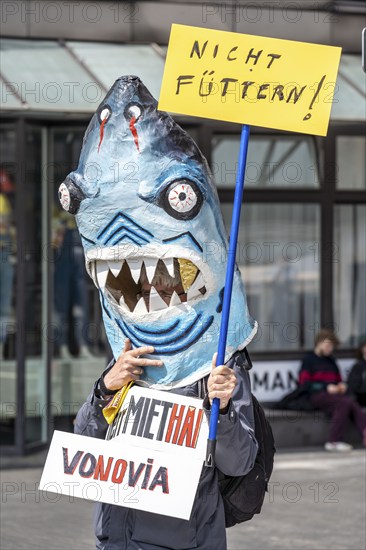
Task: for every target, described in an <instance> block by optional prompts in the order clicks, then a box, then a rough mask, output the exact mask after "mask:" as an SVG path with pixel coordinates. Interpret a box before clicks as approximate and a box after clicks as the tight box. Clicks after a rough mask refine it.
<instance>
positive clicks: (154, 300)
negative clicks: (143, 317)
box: [149, 286, 168, 312]
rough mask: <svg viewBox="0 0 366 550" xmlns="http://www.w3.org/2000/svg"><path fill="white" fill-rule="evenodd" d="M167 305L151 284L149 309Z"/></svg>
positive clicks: (155, 309)
mask: <svg viewBox="0 0 366 550" xmlns="http://www.w3.org/2000/svg"><path fill="white" fill-rule="evenodd" d="M167 307H168V306H167V304H166V303H165V302H164V300H163V298H162V297H161V296H160V294H159V292H158V291H157V290H156V288H155V287H154V286H152V287H151V290H150V302H149V311H150V312H151V311H158V310H160V309H166V308H167Z"/></svg>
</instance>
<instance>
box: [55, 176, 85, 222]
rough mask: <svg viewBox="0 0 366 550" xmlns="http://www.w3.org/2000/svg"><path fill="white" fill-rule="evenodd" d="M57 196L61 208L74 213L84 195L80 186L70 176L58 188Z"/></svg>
mask: <svg viewBox="0 0 366 550" xmlns="http://www.w3.org/2000/svg"><path fill="white" fill-rule="evenodd" d="M58 198H59V200H60V203H61V206H62V208H63V209H64V210H66V212H69V213H70V214H76V213H77V211H78V210H79V207H80V203H81V201H82V200H83V199H84V198H85V196H84V193H83V192H82V191H81V189H80V187H78V186H77V185H76V184H75V183H74V182H73V181H72V179H71V178H69V177H67V178H66V179H65V181H64V182H63V183H61V185H60V187H59V189H58Z"/></svg>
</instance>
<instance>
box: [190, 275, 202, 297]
mask: <svg viewBox="0 0 366 550" xmlns="http://www.w3.org/2000/svg"><path fill="white" fill-rule="evenodd" d="M203 286H205V281H204V280H203V277H202V273H199V275H198V277H197V279H196V280H195V281H194V283H193V285H192V286H191V287H190V288H189V289H188V292H187V301H189V300H192V299H193V298H196V297H197V296H202V294H201V293H200V290H199V289H200V288H202V287H203Z"/></svg>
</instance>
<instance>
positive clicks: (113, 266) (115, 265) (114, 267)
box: [108, 260, 123, 277]
mask: <svg viewBox="0 0 366 550" xmlns="http://www.w3.org/2000/svg"><path fill="white" fill-rule="evenodd" d="M122 266H123V260H117V261H114V260H109V261H108V267H109V270H110V271H111V272H112V273H113V275H114V276H115V277H118V275H119V272H120V271H121V269H122Z"/></svg>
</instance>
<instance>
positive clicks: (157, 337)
mask: <svg viewBox="0 0 366 550" xmlns="http://www.w3.org/2000/svg"><path fill="white" fill-rule="evenodd" d="M59 196H60V201H61V204H62V206H63V207H64V209H65V210H67V211H68V212H70V213H72V214H75V215H76V221H77V225H78V228H79V232H80V235H81V239H82V243H83V246H84V251H85V257H86V267H87V271H88V273H89V275H90V276H91V277H92V279H93V281H94V283H95V285H96V287H97V288H98V290H99V294H100V301H101V305H102V310H103V320H104V324H105V328H106V333H107V336H108V339H109V342H110V345H111V347H112V350H113V354H114V356H115V358H117V357H118V356H119V355H120V353H121V351H122V350H123V348H124V343H125V340H126V338H129V339H130V340H131V343H132V346H133V347H140V346H144V345H152V346H154V348H155V353H154V358H156V357H158V358H160V359H161V360H162V361H163V362H164V366H163V367H155V368H154V367H149V368H146V369H145V371H144V374H143V375H141V379H140V381H139V383H140V384H142V385H145V386H149V387H152V388H157V389H166V390H167V389H171V388H173V387H182V386H185V385H187V384H189V383H192V382H194V381H196V380H198V379H199V378H202V377H203V376H205V375H206V374H208V373H209V372H210V370H211V360H212V356H213V354H214V352H215V351H216V349H217V345H218V337H219V329H220V321H221V309H222V298H223V292H224V284H225V272H226V253H227V237H226V234H225V229H224V224H223V220H222V216H221V212H220V204H219V200H218V197H217V193H216V188H215V185H214V183H213V180H212V176H211V174H210V171H209V168H208V166H207V162H206V160H205V159H204V157H203V156H202V154H201V152H200V151H199V149H198V147H197V146H196V144H195V143H194V141H193V140H192V139H191V137H190V136H189V135H188V134H187V133H186V132H185V131H183V130H182V128H180V126H178V124H176V123H175V122H174V120H173V119H172V118H171V117H170V116H169V115H168V114H167V113H165V112H160V111H158V110H157V102H156V100H155V99H154V98H153V97H152V96H151V94H150V93H149V91H148V90H147V89H146V88H145V86H144V85H143V83H142V82H141V80H140V79H139V78H137V77H136V76H123V77H121V78H119V79H118V80H116V82H115V83H114V85H113V86H112V88H111V90H110V91H109V92H108V94H107V96H106V97H105V99H104V100H103V101H102V103H101V104H100V106H99V108H98V110H97V112H96V113H95V114H94V116H93V118H92V119H91V121H90V124H89V126H88V128H87V130H86V133H85V136H84V141H83V147H82V151H81V155H80V161H79V166H78V168H77V170H75V171H73V172H71V173H70V174H69V175H68V176H67V178H66V179H65V181H64V182H63V183H62V184H61V186H60V189H59ZM157 266H159V271H160V272H164V273H165V280H168V281H169V278H170V277H171V278H172V279H171V280H172V281H173V279H174V284H173V283H172V284H171V285H169V284H168V285H167V286H171V287H174V286H175V288H178V286H179V288H180V289H181V291H182V292H180V293H178V291H177V292H173V293H172V295H171V296H169V297H168V299H167V295H166V294H162V293H161V288H160V290H159V287H158V290H157V289H156V288H155V286H154V281H155V279H154V277H155V270H156V268H157ZM143 279H144V280H145V283H147V284H148V285H149V284H150V290H147V296H146V288H145V291H144V292H145V295H143V292H142V291H143V289H142V280H143ZM177 280H178V283H179V285H178V286H177V285H176V283H177ZM156 286H158V285H156ZM145 287H146V284H145ZM179 294H181V296H179ZM181 300H183V301H181ZM256 329H257V323H256V322H255V321H254V320H253V319H252V318H251V317H250V316H249V313H248V308H247V304H246V297H245V292H244V288H243V284H242V282H241V278H240V273H239V270H238V269H237V268H236V271H235V274H234V281H233V294H232V303H231V312H230V321H229V329H228V337H227V347H226V360H228V359H229V358H230V357H231V355H232V354H233V353H234V352H235V351H236V350H238V349H242V348H244V347H245V346H246V345H247V344H248V343H249V342H250V340H251V339H252V338H253V336H254V335H255V332H256ZM147 357H148V356H147Z"/></svg>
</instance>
